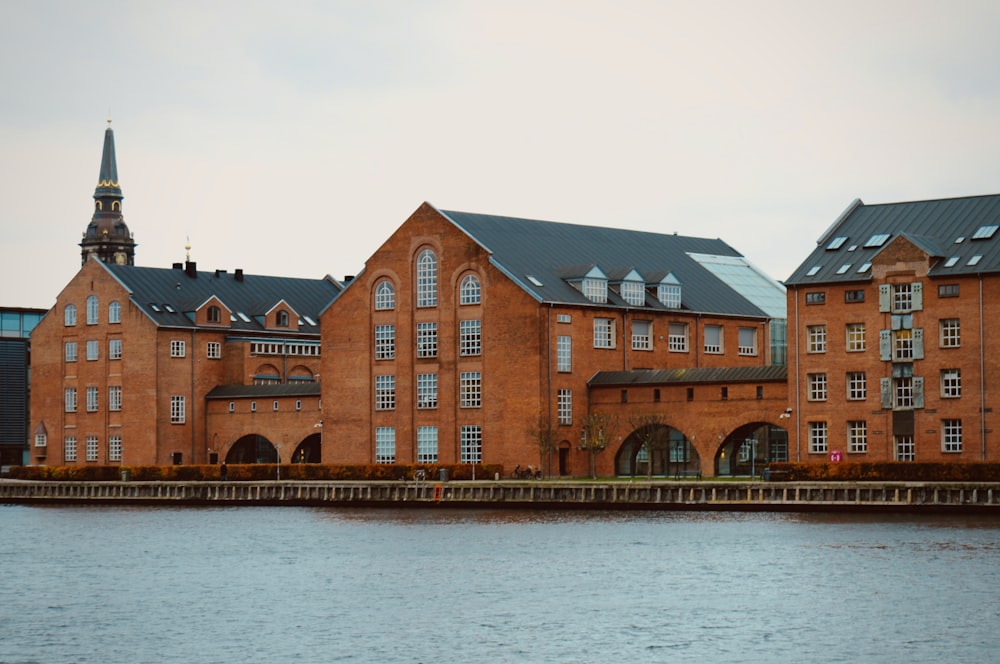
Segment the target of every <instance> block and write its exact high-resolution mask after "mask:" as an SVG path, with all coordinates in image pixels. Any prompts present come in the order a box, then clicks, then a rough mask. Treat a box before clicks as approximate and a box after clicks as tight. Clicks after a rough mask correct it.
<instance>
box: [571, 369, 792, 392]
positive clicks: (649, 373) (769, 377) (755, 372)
mask: <svg viewBox="0 0 1000 664" xmlns="http://www.w3.org/2000/svg"><path fill="white" fill-rule="evenodd" d="M787 380H788V367H785V366H777V365H773V366H753V367H721V368H714V369H713V368H707V367H699V368H695V369H643V370H641V371H598V372H597V373H596V374H594V376H593V377H592V378H591V379H590V380H589V381H588V382H587V384H588V385H590V386H591V387H594V386H597V385H604V386H626V385H662V384H664V383H762V382H771V381H782V382H784V381H787Z"/></svg>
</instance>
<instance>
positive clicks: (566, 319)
mask: <svg viewBox="0 0 1000 664" xmlns="http://www.w3.org/2000/svg"><path fill="white" fill-rule="evenodd" d="M556 322H557V323H572V322H573V316H571V315H570V314H556Z"/></svg>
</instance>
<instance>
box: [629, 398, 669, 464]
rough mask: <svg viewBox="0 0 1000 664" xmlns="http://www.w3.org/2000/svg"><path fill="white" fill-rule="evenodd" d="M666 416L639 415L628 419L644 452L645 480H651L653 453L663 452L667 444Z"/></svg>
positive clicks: (656, 414)
mask: <svg viewBox="0 0 1000 664" xmlns="http://www.w3.org/2000/svg"><path fill="white" fill-rule="evenodd" d="M666 420H667V418H666V416H665V415H661V414H659V413H640V414H638V415H633V416H632V417H629V420H628V423H629V426H631V427H632V430H633V431H635V432H636V433H637V435H638V436H639V440H641V441H642V449H645V450H646V458H647V461H646V479H653V459H654V458H655V452H657V451H660V450H663V449H664V447H665V445H666V443H667V442H668V440H669V439H668V437H667V435H666V433H667V423H666Z"/></svg>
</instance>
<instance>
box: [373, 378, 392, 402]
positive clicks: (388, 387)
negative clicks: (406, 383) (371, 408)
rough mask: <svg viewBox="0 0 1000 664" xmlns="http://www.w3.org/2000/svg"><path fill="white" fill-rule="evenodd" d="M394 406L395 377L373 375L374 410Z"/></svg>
mask: <svg viewBox="0 0 1000 664" xmlns="http://www.w3.org/2000/svg"><path fill="white" fill-rule="evenodd" d="M395 407H396V377H395V376H391V375H384V376H375V410H393V409H394V408H395Z"/></svg>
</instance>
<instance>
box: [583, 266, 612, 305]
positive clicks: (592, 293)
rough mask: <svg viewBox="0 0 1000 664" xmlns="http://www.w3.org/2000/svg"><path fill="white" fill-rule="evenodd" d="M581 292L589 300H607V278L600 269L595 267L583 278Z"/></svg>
mask: <svg viewBox="0 0 1000 664" xmlns="http://www.w3.org/2000/svg"><path fill="white" fill-rule="evenodd" d="M582 286H583V294H584V296H585V297H586V298H587V299H588V300H590V301H591V302H596V303H598V304H605V303H606V302H607V301H608V278H607V276H605V274H604V273H603V272H601V269H600V268H598V267H595V268H593V269H591V270H590V272H588V273H587V275H586V276H585V277H584V278H583V284H582Z"/></svg>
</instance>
